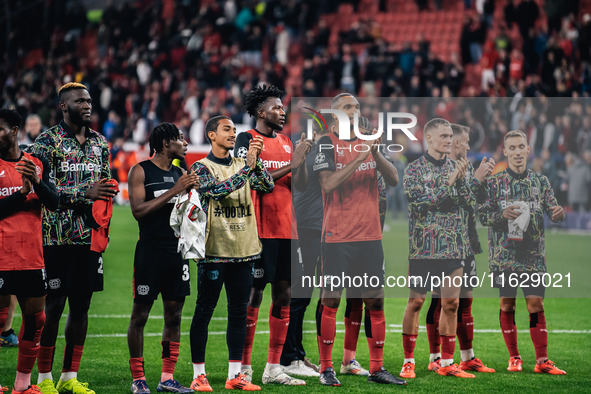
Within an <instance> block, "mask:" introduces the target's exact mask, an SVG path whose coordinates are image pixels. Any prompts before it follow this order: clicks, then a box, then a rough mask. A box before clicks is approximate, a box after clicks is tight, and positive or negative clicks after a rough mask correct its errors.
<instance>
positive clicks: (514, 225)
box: [508, 201, 530, 241]
mask: <svg viewBox="0 0 591 394" xmlns="http://www.w3.org/2000/svg"><path fill="white" fill-rule="evenodd" d="M511 205H517V206H518V207H519V208H518V209H517V210H518V211H519V212H521V215H519V216H518V217H517V219H515V220H509V221H508V226H509V239H510V240H513V241H523V232H524V231H525V230H527V227H528V226H529V220H530V212H529V205H528V204H527V203H526V202H525V201H515V202H513V203H512V204H510V205H509V206H511Z"/></svg>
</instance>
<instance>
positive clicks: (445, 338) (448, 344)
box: [441, 335, 456, 360]
mask: <svg viewBox="0 0 591 394" xmlns="http://www.w3.org/2000/svg"><path fill="white" fill-rule="evenodd" d="M455 351H456V336H455V335H441V359H442V360H452V359H453V358H454V352H455Z"/></svg>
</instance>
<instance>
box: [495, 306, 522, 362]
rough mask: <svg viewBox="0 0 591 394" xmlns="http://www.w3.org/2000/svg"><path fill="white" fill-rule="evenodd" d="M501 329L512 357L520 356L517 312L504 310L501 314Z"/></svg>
mask: <svg viewBox="0 0 591 394" xmlns="http://www.w3.org/2000/svg"><path fill="white" fill-rule="evenodd" d="M499 320H500V321H501V331H502V332H503V338H504V339H505V345H507V350H509V356H510V357H519V350H517V327H516V326H515V312H503V311H502V310H501V314H500V316H499Z"/></svg>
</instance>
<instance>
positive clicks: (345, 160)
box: [313, 133, 382, 243]
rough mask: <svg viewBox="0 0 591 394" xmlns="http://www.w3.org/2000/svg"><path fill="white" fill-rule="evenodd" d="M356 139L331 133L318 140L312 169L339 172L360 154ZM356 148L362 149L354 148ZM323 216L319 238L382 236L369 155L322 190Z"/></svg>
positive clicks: (337, 239) (373, 164)
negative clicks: (338, 183)
mask: <svg viewBox="0 0 591 394" xmlns="http://www.w3.org/2000/svg"><path fill="white" fill-rule="evenodd" d="M359 145H360V141H359V140H358V139H355V140H351V141H343V140H340V139H339V138H338V137H337V135H336V134H334V133H330V134H329V135H328V136H325V137H322V138H321V139H320V141H319V142H318V146H319V150H318V153H317V154H316V158H315V160H314V166H313V168H314V171H315V172H317V173H318V172H321V171H327V170H328V171H338V170H340V169H342V168H344V167H345V166H346V165H347V164H349V163H350V162H351V161H352V160H353V159H355V158H356V157H357V155H358V154H359V153H358V151H356V150H355V149H356V147H357V146H359ZM357 149H358V150H359V149H361V148H357ZM322 198H323V204H322V205H323V209H324V218H323V221H322V222H323V223H322V240H323V241H324V242H326V243H339V242H360V241H377V240H381V239H382V231H381V225H380V210H379V204H378V177H377V163H376V161H375V159H374V158H373V155H372V154H370V155H369V156H367V158H366V159H365V160H364V161H363V162H362V163H361V164H360V165H359V167H358V168H357V169H356V170H355V172H354V173H353V175H351V176H350V177H349V179H347V180H346V181H345V182H344V183H343V184H341V186H339V187H338V188H337V189H335V190H333V191H332V192H331V193H328V194H327V193H325V192H324V191H322Z"/></svg>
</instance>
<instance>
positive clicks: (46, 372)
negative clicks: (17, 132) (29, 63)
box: [31, 83, 117, 394]
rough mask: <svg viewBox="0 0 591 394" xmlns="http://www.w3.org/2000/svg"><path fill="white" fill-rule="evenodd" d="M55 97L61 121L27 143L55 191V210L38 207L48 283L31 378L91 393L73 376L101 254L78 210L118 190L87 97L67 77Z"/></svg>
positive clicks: (44, 387) (98, 281) (99, 280)
mask: <svg viewBox="0 0 591 394" xmlns="http://www.w3.org/2000/svg"><path fill="white" fill-rule="evenodd" d="M58 98H59V107H60V110H61V112H62V114H63V120H62V121H61V122H60V123H59V124H57V125H55V126H53V127H51V128H50V129H48V130H47V131H46V132H44V133H42V134H41V135H40V136H39V137H37V139H36V140H35V144H34V145H33V147H32V148H31V149H32V152H33V153H34V154H35V155H37V156H38V157H42V158H43V159H44V160H47V162H48V163H49V167H50V180H51V182H53V183H55V186H56V188H57V191H58V193H59V207H58V209H57V210H55V211H53V212H52V211H49V210H47V209H45V208H43V258H44V260H45V269H46V272H47V280H48V284H49V288H48V292H47V298H46V300H45V314H46V321H45V326H44V328H43V333H42V334H41V348H40V349H39V354H38V360H37V367H38V369H39V376H38V378H37V381H38V385H39V387H40V389H41V391H42V392H43V393H44V394H51V393H57V392H59V393H73V394H79V393H82V394H94V391H93V390H91V389H89V388H88V384H87V383H81V382H80V381H78V370H79V368H80V363H81V359H82V354H83V351H84V342H85V340H86V332H87V329H88V310H89V308H90V302H91V300H92V295H93V293H94V292H95V291H102V290H103V260H102V255H101V253H98V252H95V251H92V250H91V238H92V237H91V235H92V227H91V225H90V224H89V223H86V222H85V213H86V212H88V210H89V209H92V206H93V203H94V202H95V201H97V200H105V201H107V200H109V199H110V198H113V197H115V196H116V195H117V189H116V186H115V185H114V184H111V183H109V182H108V180H109V179H110V177H111V169H110V166H109V147H108V145H107V140H106V139H105V137H103V136H102V135H101V134H99V133H97V132H96V131H94V130H92V129H91V128H90V125H91V121H90V115H91V111H92V99H91V98H90V93H89V92H88V90H87V89H86V86H84V85H82V84H79V83H67V84H65V85H63V86H62V87H61V88H60V89H59V91H58ZM66 301H67V302H68V306H69V311H68V319H67V320H66V327H65V337H66V347H65V351H64V358H63V363H62V374H61V376H60V379H59V381H58V383H57V386H55V385H54V382H53V377H52V373H51V371H52V367H53V359H54V353H55V343H56V340H57V335H58V332H59V324H60V319H61V316H62V313H63V311H64V307H65V304H66Z"/></svg>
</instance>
